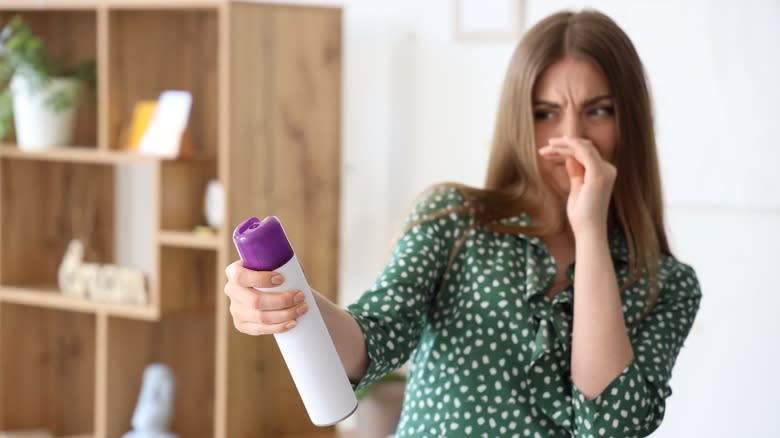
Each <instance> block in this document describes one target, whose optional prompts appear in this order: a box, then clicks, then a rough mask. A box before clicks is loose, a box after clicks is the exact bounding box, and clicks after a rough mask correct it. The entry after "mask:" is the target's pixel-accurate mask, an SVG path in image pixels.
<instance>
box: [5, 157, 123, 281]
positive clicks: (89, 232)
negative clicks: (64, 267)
mask: <svg viewBox="0 0 780 438" xmlns="http://www.w3.org/2000/svg"><path fill="white" fill-rule="evenodd" d="M0 167H2V182H1V183H0V190H2V193H0V197H1V199H0V202H1V204H0V205H2V207H1V210H0V211H1V212H2V216H3V220H2V229H0V233H2V236H3V237H2V242H3V248H2V249H3V252H4V253H5V254H12V255H13V256H12V257H9V256H4V257H3V259H2V263H3V267H2V278H0V284H3V285H11V286H25V285H33V286H41V285H52V286H54V285H56V284H57V269H58V268H59V265H60V263H61V261H62V257H63V255H64V254H65V250H66V248H67V245H68V242H70V240H71V239H74V238H78V239H81V241H82V242H83V243H84V250H85V252H84V261H85V262H88V263H110V262H112V261H113V257H114V241H113V239H114V232H113V223H114V205H113V199H114V169H113V168H112V167H110V166H103V165H95V164H78V163H57V162H48V161H28V160H13V159H2V160H0Z"/></svg>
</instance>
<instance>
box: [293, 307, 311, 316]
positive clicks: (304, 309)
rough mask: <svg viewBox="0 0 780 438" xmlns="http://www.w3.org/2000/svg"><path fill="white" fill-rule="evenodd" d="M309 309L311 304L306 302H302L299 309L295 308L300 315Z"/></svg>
mask: <svg viewBox="0 0 780 438" xmlns="http://www.w3.org/2000/svg"><path fill="white" fill-rule="evenodd" d="M308 311H309V306H308V305H306V304H301V305H300V306H298V308H297V309H295V312H296V313H297V314H298V315H303V314H304V313H306V312H308Z"/></svg>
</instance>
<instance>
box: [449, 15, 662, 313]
mask: <svg viewBox="0 0 780 438" xmlns="http://www.w3.org/2000/svg"><path fill="white" fill-rule="evenodd" d="M565 57H577V58H579V59H584V60H587V61H589V62H591V63H592V64H593V65H594V66H596V67H597V68H598V69H600V71H601V72H602V74H603V75H604V77H605V79H606V81H607V83H608V84H609V87H610V92H611V94H612V96H613V99H614V102H615V114H616V120H617V126H618V147H617V148H616V151H615V158H614V159H615V161H614V164H615V166H616V167H617V170H618V172H617V179H616V181H615V186H614V190H613V193H612V201H611V203H610V211H609V227H610V229H613V228H615V227H620V228H621V229H622V231H623V233H624V235H625V236H626V241H627V247H628V254H629V276H628V280H627V282H626V283H625V284H624V285H622V286H621V287H622V288H626V287H628V286H630V285H631V284H633V283H634V282H635V281H637V280H638V279H639V277H640V276H641V275H642V273H643V272H647V273H648V275H649V277H650V279H651V280H652V281H650V296H649V300H648V306H647V308H646V311H645V313H644V315H642V317H641V318H640V319H639V320H642V319H644V318H645V317H646V316H647V315H648V314H649V313H650V311H652V309H653V307H654V306H655V302H656V300H657V296H658V290H657V285H656V284H657V282H656V281H654V280H655V279H656V278H657V274H658V263H659V258H660V254H666V255H669V256H671V251H670V249H669V244H668V242H667V237H666V231H665V229H664V222H663V217H664V215H663V202H662V194H661V179H660V175H659V170H658V159H657V156H656V145H655V134H654V128H653V110H652V105H651V101H650V92H649V89H648V84H647V81H646V79H645V73H644V68H643V66H642V63H641V61H640V59H639V56H638V55H637V52H636V50H635V48H634V46H633V44H632V43H631V41H630V40H629V38H628V36H626V34H625V33H624V32H623V31H622V30H621V29H620V27H618V25H617V24H615V22H614V21H612V19H610V18H609V17H607V16H606V15H604V14H602V13H599V12H596V11H593V10H584V11H582V12H577V13H574V12H559V13H556V14H554V15H551V16H549V17H547V18H545V19H544V20H542V21H540V22H539V23H537V24H536V25H534V26H533V27H532V28H531V29H530V30H528V32H526V34H525V35H524V36H523V38H522V39H521V41H520V42H519V44H518V46H517V48H516V49H515V52H514V54H513V56H512V59H511V61H510V64H509V68H508V70H507V73H506V77H505V79H504V85H503V90H502V92H501V98H500V103H499V106H498V114H497V118H496V125H495V131H494V136H493V143H492V149H491V152H490V159H489V163H488V169H487V178H486V181H485V187H484V189H477V188H472V187H465V186H461V185H459V186H458V189H459V190H460V191H461V193H463V194H464V196H466V199H467V200H468V202H467V205H468V208H469V209H470V210H471V211H472V212H473V213H474V215H475V217H476V219H477V221H476V222H477V223H478V224H480V225H482V226H487V227H489V228H491V229H494V230H495V231H499V232H517V231H519V232H524V233H527V234H532V235H537V236H544V235H549V234H551V233H554V232H559V231H562V229H563V228H562V226H563V225H565V223H564V222H563V221H565V220H566V217H565V210H564V209H562V208H561V206H560V205H554V208H552V209H551V208H547V207H549V206H550V202H549V201H550V199H549V197H546V196H545V195H544V194H545V187H544V182H543V179H542V174H541V172H540V170H539V167H538V162H537V153H536V144H535V141H534V119H533V110H532V93H533V89H534V85H535V83H536V80H537V79H538V78H539V76H540V75H541V74H542V72H544V71H545V69H546V68H547V67H549V66H550V65H552V64H553V63H554V62H556V61H558V60H560V59H562V58H565ZM520 213H531V214H533V215H536V216H537V217H542V218H543V220H542V221H539V222H538V223H535V224H534V226H533V227H532V228H530V229H523V228H517V227H514V229H513V227H506V226H500V225H498V224H496V221H497V220H499V219H502V218H505V217H511V216H515V215H518V214H520ZM451 259H452V257H451Z"/></svg>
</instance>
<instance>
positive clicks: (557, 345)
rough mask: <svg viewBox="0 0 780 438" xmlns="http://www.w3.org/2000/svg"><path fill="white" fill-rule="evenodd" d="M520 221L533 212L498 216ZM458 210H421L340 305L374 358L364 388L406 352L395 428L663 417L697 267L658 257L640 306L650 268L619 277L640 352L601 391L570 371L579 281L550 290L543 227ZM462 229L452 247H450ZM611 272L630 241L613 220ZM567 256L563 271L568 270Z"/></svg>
mask: <svg viewBox="0 0 780 438" xmlns="http://www.w3.org/2000/svg"><path fill="white" fill-rule="evenodd" d="M464 202H465V199H464V197H463V196H462V195H461V194H460V192H459V191H458V190H457V189H456V188H453V187H447V186H441V187H438V188H436V189H434V190H432V191H431V192H430V193H429V194H428V195H427V196H426V197H425V198H424V199H423V200H422V201H421V202H419V203H418V205H417V206H416V207H415V208H414V210H413V211H412V213H411V214H410V216H409V218H408V221H410V222H409V223H414V222H418V221H420V220H421V219H422V218H426V217H430V216H431V215H434V216H435V213H436V212H442V211H445V212H446V211H447V210H449V209H452V208H453V207H457V206H460V205H463V203H464ZM501 222H502V223H504V224H508V225H512V224H514V225H528V224H530V219H529V217H528V216H527V215H523V216H518V217H515V218H508V219H504V220H502V221H501ZM473 225H474V218H473V216H472V215H470V214H468V213H464V212H452V213H450V214H445V215H440V216H439V217H436V218H434V219H431V220H422V222H421V223H420V224H418V225H415V226H414V227H412V228H411V229H409V230H408V231H407V232H406V233H405V234H404V235H403V236H402V237H401V238H400V239H399V241H398V243H397V244H396V246H395V248H394V250H393V254H392V257H391V260H390V262H389V263H388V265H387V266H386V267H385V269H384V271H383V272H382V273H381V275H380V276H379V278H378V279H377V281H376V284H375V285H374V287H373V288H372V289H370V290H369V291H367V292H366V293H364V294H363V295H362V296H361V297H360V298H359V300H358V301H357V302H355V303H353V304H351V305H350V306H349V307H348V308H347V310H348V311H349V312H350V313H351V314H352V316H353V317H354V318H355V320H356V321H357V322H358V324H359V325H360V327H361V329H362V331H363V335H364V337H365V340H366V347H367V349H368V355H369V358H370V364H369V368H368V371H367V373H366V375H365V377H364V378H363V379H362V380H361V381H360V382H359V383H358V384H357V387H356V388H362V387H365V386H367V385H370V384H371V383H373V382H375V381H376V380H377V379H379V378H381V377H382V376H383V375H385V374H387V373H388V372H390V371H391V370H393V369H396V368H398V367H400V366H401V365H402V364H404V363H405V362H406V361H407V360H408V359H411V362H410V364H411V367H410V372H409V380H408V383H407V387H406V393H405V396H404V403H403V411H402V414H401V419H400V421H399V424H398V429H397V431H396V436H397V437H460V436H475V437H489V438H494V437H526V436H529V437H568V436H576V437H602V436H605V437H644V436H647V435H649V434H650V433H651V432H653V431H654V430H655V429H656V428H657V427H658V426H659V425H660V424H661V421H662V419H663V416H664V408H665V399H666V398H667V397H669V396H670V395H671V393H672V391H671V389H670V387H669V379H670V377H671V373H672V367H673V365H674V362H675V360H676V358H677V355H678V353H679V351H680V348H681V347H682V345H683V341H684V340H685V339H686V337H687V335H688V333H689V331H690V328H691V325H692V324H693V320H694V317H695V315H696V312H697V310H698V308H699V302H700V299H701V292H700V289H699V283H698V281H697V278H696V274H695V273H694V271H693V269H692V268H691V267H689V266H687V265H685V264H683V263H681V262H679V261H677V260H675V259H674V258H671V257H667V256H663V257H662V259H661V261H660V271H659V275H658V278H657V281H658V282H659V289H658V290H659V291H660V292H659V296H658V301H657V303H656V307H655V309H654V310H653V311H652V313H651V314H650V315H649V316H648V317H647V318H646V319H645V320H643V321H640V322H638V323H637V321H638V319H639V318H640V316H641V315H642V313H643V311H644V310H645V306H646V303H647V297H648V293H649V291H648V280H647V278H646V277H643V278H640V279H639V280H638V281H637V282H635V283H634V284H633V285H631V286H629V287H628V288H626V289H624V290H621V300H622V303H623V312H624V315H625V321H626V325H627V327H628V331H629V337H630V339H631V343H632V345H633V349H634V355H635V358H634V360H633V362H632V363H631V364H629V365H628V366H627V367H626V368H625V369H624V370H623V371H622V373H621V374H620V375H619V376H618V377H617V378H615V380H614V381H612V382H611V383H610V384H609V386H608V387H607V388H606V389H605V390H604V391H603V392H602V393H601V394H600V395H599V396H598V397H596V398H595V399H593V400H586V398H585V397H584V396H583V395H582V394H581V393H580V392H579V391H578V390H577V388H576V387H575V386H574V385H573V384H572V381H571V376H570V350H571V329H572V311H573V299H574V291H573V286H572V285H569V286H568V287H567V288H565V289H564V290H562V291H561V292H559V293H558V294H557V295H556V296H555V298H554V299H553V300H552V301H550V300H549V298H548V297H547V292H546V289H547V288H548V287H549V286H550V285H551V284H552V282H553V281H554V279H555V273H556V266H555V262H554V260H553V258H552V257H551V256H550V254H549V253H548V251H547V249H546V247H545V245H544V243H543V242H542V241H541V239H539V238H537V237H533V236H527V235H523V234H507V233H497V232H494V231H491V230H489V229H486V228H484V227H473ZM464 232H465V233H467V235H466V237H465V240H463V241H462V242H463V243H462V245H461V246H459V247H458V248H457V252H455V253H454V255H453V257H454V259H453V262H452V264H451V266H450V268H449V269H447V266H448V264H449V261H450V256H451V250H452V249H453V247H454V245H455V244H456V242H457V241H458V240H460V239H459V237H461V233H464ZM609 239H610V242H609V244H610V250H611V254H612V258H613V263H614V268H615V272H616V274H617V278H618V281H619V282H620V284H623V283H624V281H625V280H626V276H627V274H628V272H627V260H628V252H627V249H626V245H625V238H624V237H623V235H622V233H620V232H614V231H613V232H611V233H610V238H609ZM573 273H574V264H572V265H571V266H569V268H568V271H567V274H568V276H569V279H572V278H573Z"/></svg>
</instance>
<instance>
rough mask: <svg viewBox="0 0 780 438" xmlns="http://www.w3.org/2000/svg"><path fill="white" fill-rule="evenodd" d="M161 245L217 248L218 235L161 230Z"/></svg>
mask: <svg viewBox="0 0 780 438" xmlns="http://www.w3.org/2000/svg"><path fill="white" fill-rule="evenodd" d="M159 241H160V244H161V245H165V246H175V247H180V248H193V249H213V250H216V249H218V248H219V243H220V239H219V235H214V236H201V235H198V234H195V233H191V232H189V231H173V230H163V231H160V233H159Z"/></svg>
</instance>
